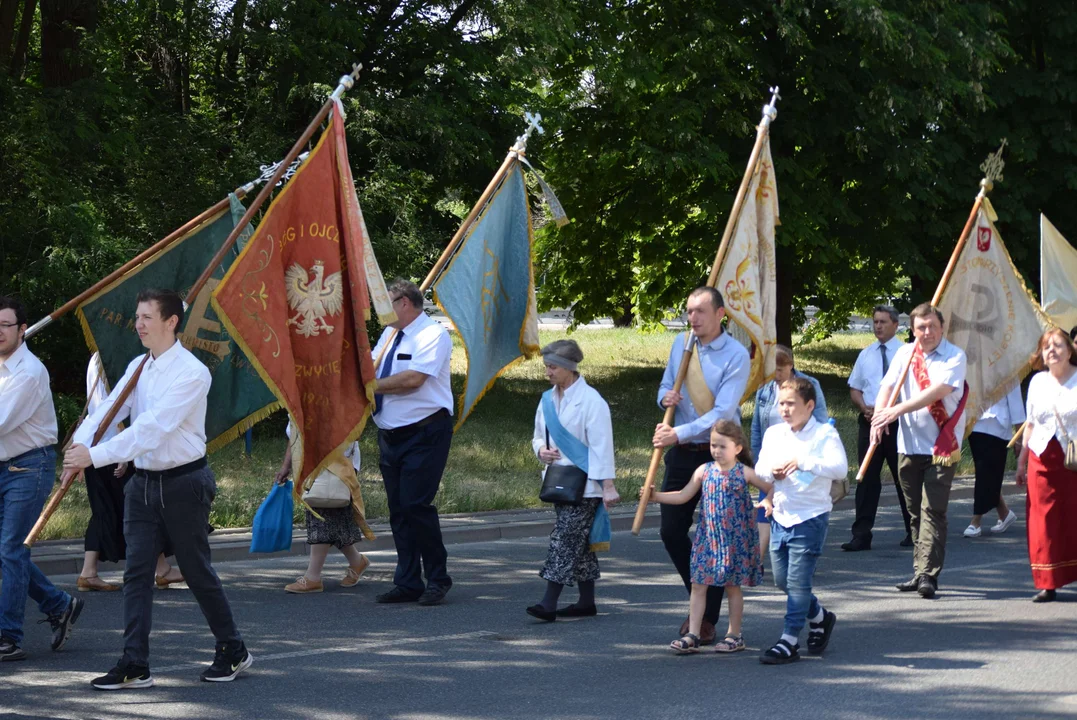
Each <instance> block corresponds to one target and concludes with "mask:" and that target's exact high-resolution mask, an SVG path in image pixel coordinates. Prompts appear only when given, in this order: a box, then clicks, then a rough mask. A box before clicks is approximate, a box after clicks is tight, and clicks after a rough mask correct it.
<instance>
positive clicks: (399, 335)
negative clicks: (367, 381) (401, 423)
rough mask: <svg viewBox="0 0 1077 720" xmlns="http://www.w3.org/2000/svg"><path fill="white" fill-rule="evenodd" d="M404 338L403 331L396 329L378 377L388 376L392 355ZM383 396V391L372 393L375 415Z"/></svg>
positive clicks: (390, 369)
mask: <svg viewBox="0 0 1077 720" xmlns="http://www.w3.org/2000/svg"><path fill="white" fill-rule="evenodd" d="M403 339H404V331H403V330H397V331H396V337H395V338H394V339H393V346H392V347H391V348H389V357H387V358H385V362H383V363H382V364H381V372H379V373H378V379H379V380H381V379H382V378H386V377H389V375H391V374H392V372H393V356H394V355H396V348H397V347H398V346H399V345H400V341H401V340H403ZM383 397H385V395H384V394H383V393H375V394H374V414H375V415H377V414H378V413H380V412H381V400H382V398H383Z"/></svg>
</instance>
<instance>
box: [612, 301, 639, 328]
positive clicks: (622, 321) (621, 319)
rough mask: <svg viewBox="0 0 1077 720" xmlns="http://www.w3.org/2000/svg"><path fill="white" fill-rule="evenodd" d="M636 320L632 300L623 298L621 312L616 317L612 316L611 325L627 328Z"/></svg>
mask: <svg viewBox="0 0 1077 720" xmlns="http://www.w3.org/2000/svg"><path fill="white" fill-rule="evenodd" d="M635 320H636V313H635V308H634V307H633V306H632V300H631V299H630V298H625V299H624V300H622V301H621V314H620V315H619V316H618V317H615V318H613V327H617V328H627V327H632V323H633V322H635Z"/></svg>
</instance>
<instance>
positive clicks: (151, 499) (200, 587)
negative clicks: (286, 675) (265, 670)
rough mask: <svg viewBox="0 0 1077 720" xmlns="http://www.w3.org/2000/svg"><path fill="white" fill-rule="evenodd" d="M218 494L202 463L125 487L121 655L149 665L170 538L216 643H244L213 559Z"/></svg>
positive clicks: (136, 478)
mask: <svg viewBox="0 0 1077 720" xmlns="http://www.w3.org/2000/svg"><path fill="white" fill-rule="evenodd" d="M216 494H217V483H216V482H215V481H214V479H213V472H212V471H211V470H210V469H209V468H208V467H205V468H202V469H200V470H195V471H193V472H190V473H187V474H185V475H180V476H178V477H171V478H165V479H159V478H158V477H152V478H147V477H146V475H145V474H144V473H142V472H137V473H136V474H135V476H134V477H132V478H131V480H130V481H129V482H128V483H127V485H126V486H125V487H124V519H123V536H124V539H125V540H126V541H127V567H126V569H125V570H124V573H123V616H124V624H125V628H124V633H123V659H124V660H125V661H126V662H128V663H133V664H135V665H146V666H148V665H149V658H150V625H151V618H152V614H153V586H154V579H153V578H154V570H155V569H156V567H157V556H158V555H160V554H161V552H162V550H163V549H164V547H165V544H166V540H167V541H168V542H169V543H171V546H172V549H173V552H175V555H176V561H177V562H178V563H179V568H180V570H181V571H182V572H183V578H184V580H186V581H187V586H188V587H189V588H190V589H191V594H192V595H194V597H195V600H197V601H198V606H199V608H201V610H202V614H203V615H205V617H206V622H208V623H209V628H210V630H212V631H213V636H214V637H215V638H216V640H217V642H218V643H235V644H238V643H239V642H240V636H239V630H238V629H237V628H236V624H235V622H234V621H233V620H232V609H231V607H229V605H228V598H227V597H225V595H224V589H223V588H221V581H220V579H219V578H218V577H217V573H216V572H215V571H214V570H213V566H212V565H211V564H210V557H209V534H208V530H209V508H210V505H211V504H212V503H213V497H214V496H215V495H216Z"/></svg>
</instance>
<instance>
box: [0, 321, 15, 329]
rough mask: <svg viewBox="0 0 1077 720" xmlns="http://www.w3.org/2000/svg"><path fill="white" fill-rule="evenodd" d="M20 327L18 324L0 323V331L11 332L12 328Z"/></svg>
mask: <svg viewBox="0 0 1077 720" xmlns="http://www.w3.org/2000/svg"><path fill="white" fill-rule="evenodd" d="M18 326H19V324H18V323H17V322H13V323H0V330H4V331H7V330H10V329H11V328H14V327H18Z"/></svg>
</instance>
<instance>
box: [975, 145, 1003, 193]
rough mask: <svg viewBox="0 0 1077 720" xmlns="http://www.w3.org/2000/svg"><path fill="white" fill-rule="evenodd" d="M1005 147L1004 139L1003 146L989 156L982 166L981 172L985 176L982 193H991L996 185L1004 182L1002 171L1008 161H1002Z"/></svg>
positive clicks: (981, 185) (982, 181) (981, 183)
mask: <svg viewBox="0 0 1077 720" xmlns="http://www.w3.org/2000/svg"><path fill="white" fill-rule="evenodd" d="M1005 147H1006V138H1002V144H1001V145H999V146H998V150H996V151H995V152H993V153H991V154H990V155H988V156H987V159H986V160H984V161H983V164H982V165H980V170H982V171H983V174H984V177H983V180H981V181H980V187H981V188H983V190H982V192H991V190H992V189H993V188H994V187H995V183H997V182H1002V169H1003V168H1004V167H1006V161H1005V160H1003V159H1002V150H1003V149H1004V148H1005Z"/></svg>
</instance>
